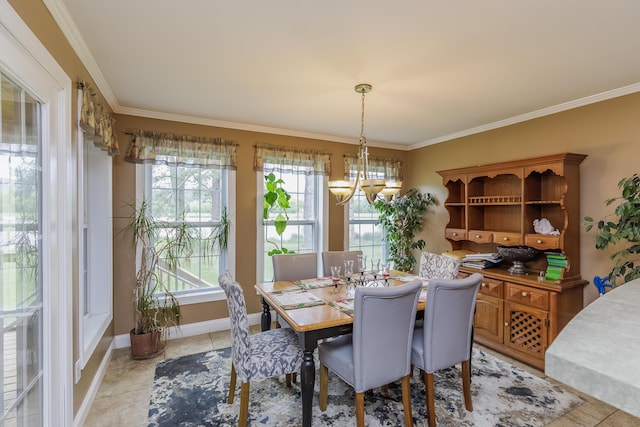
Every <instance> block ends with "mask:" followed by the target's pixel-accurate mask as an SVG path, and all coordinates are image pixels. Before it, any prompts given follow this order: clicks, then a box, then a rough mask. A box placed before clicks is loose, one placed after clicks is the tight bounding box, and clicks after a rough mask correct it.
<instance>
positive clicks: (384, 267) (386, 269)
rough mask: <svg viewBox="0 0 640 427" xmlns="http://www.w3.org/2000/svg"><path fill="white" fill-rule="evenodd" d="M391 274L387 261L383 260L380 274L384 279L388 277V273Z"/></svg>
mask: <svg viewBox="0 0 640 427" xmlns="http://www.w3.org/2000/svg"><path fill="white" fill-rule="evenodd" d="M390 274H391V267H390V265H389V262H388V261H387V262H385V263H384V264H382V276H383V277H384V278H385V279H386V278H388V277H389V275H390Z"/></svg>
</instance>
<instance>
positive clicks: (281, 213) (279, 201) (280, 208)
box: [262, 172, 293, 256]
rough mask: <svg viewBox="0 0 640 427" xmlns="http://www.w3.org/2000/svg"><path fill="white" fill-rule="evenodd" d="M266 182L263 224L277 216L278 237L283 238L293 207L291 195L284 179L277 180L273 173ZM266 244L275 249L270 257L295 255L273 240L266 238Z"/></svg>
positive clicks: (267, 177)
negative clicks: (285, 186) (289, 213)
mask: <svg viewBox="0 0 640 427" xmlns="http://www.w3.org/2000/svg"><path fill="white" fill-rule="evenodd" d="M264 181H265V191H264V208H263V213H262V220H263V223H266V222H267V221H269V219H270V218H271V217H272V216H273V215H275V218H274V219H273V225H274V227H275V230H276V233H278V236H282V233H284V230H285V229H286V228H287V221H288V220H289V216H288V214H287V210H288V209H289V208H290V207H291V206H290V204H289V201H290V200H291V195H290V194H289V193H288V192H287V190H285V189H284V187H283V185H284V181H283V180H282V178H276V175H275V174H274V173H273V172H272V173H269V174H267V175H265V176H264ZM266 242H267V243H269V244H270V245H272V246H273V249H271V250H270V251H269V252H268V253H267V255H269V256H272V255H276V254H287V253H293V251H291V250H289V249H287V248H286V247H284V246H283V245H279V244H278V243H277V242H275V241H273V240H270V239H268V238H266Z"/></svg>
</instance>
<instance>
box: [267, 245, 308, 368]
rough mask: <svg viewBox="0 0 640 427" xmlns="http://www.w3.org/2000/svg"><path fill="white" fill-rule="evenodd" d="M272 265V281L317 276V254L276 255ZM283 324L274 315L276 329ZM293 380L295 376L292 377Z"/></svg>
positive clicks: (272, 258) (273, 257) (272, 259)
mask: <svg viewBox="0 0 640 427" xmlns="http://www.w3.org/2000/svg"><path fill="white" fill-rule="evenodd" d="M271 262H272V263H273V281H274V282H278V281H280V280H302V279H313V278H314V277H317V275H318V254H316V253H315V252H314V253H307V254H278V255H273V256H272V257H271ZM282 326H288V324H286V322H285V324H283V322H281V321H280V318H279V317H278V315H277V314H276V327H278V328H279V327H282ZM294 378H295V376H294Z"/></svg>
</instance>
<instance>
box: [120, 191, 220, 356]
mask: <svg viewBox="0 0 640 427" xmlns="http://www.w3.org/2000/svg"><path fill="white" fill-rule="evenodd" d="M132 209H133V213H132V215H131V217H130V218H129V219H130V221H129V223H128V224H127V226H126V228H125V230H124V231H125V232H130V233H131V235H132V238H133V244H134V247H135V248H136V251H137V253H138V257H139V263H138V270H137V272H136V283H135V288H134V323H135V326H134V328H133V329H131V331H130V338H131V355H132V357H133V358H134V359H146V358H151V357H154V356H155V355H157V354H158V353H159V352H161V351H162V350H163V349H164V343H165V340H166V332H167V329H168V328H170V327H175V326H178V325H179V324H180V304H179V303H178V300H177V299H176V297H175V296H174V295H173V293H172V292H171V291H170V290H169V288H168V283H166V276H167V275H162V274H159V269H160V268H161V269H164V270H166V271H168V272H169V273H171V274H175V273H176V271H177V270H178V268H179V267H180V263H181V262H182V263H188V262H189V259H190V257H191V255H192V254H193V248H194V245H196V244H202V245H204V251H203V253H204V255H205V258H208V257H209V255H210V254H211V253H212V252H213V251H212V250H211V248H213V245H217V246H218V247H219V248H220V249H224V248H226V245H227V240H228V234H229V226H230V224H229V220H228V216H227V211H226V209H223V211H222V215H221V221H220V223H219V224H218V226H217V227H214V228H213V230H212V232H211V234H210V235H209V236H208V237H207V238H206V239H203V241H201V242H200V241H199V239H198V237H197V236H196V233H195V229H194V228H192V227H191V225H190V224H189V223H188V222H186V221H184V220H182V221H179V222H177V223H172V224H171V227H167V223H166V222H164V221H160V220H157V219H156V218H154V217H153V215H152V214H151V211H150V207H149V204H148V203H147V201H146V200H143V201H142V202H141V203H140V204H139V206H136V207H132Z"/></svg>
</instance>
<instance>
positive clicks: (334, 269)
mask: <svg viewBox="0 0 640 427" xmlns="http://www.w3.org/2000/svg"><path fill="white" fill-rule="evenodd" d="M341 268H342V267H340V266H339V265H332V266H331V280H332V281H333V285H334V286H335V287H338V282H340V270H341Z"/></svg>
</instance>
